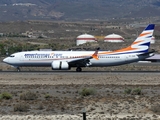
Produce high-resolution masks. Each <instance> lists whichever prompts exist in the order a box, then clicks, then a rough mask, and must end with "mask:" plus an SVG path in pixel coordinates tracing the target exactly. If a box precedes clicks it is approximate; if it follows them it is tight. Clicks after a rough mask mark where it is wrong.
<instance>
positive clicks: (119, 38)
mask: <svg viewBox="0 0 160 120" xmlns="http://www.w3.org/2000/svg"><path fill="white" fill-rule="evenodd" d="M104 42H124V38H123V37H122V36H120V35H118V34H114V33H113V34H110V35H107V36H106V37H105V38H104Z"/></svg>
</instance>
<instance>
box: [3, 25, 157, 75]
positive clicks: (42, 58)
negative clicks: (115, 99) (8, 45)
mask: <svg viewBox="0 0 160 120" xmlns="http://www.w3.org/2000/svg"><path fill="white" fill-rule="evenodd" d="M154 27H155V25H154V24H149V25H148V26H147V27H146V28H145V29H144V30H143V31H142V33H141V34H140V35H139V36H138V37H137V39H136V40H135V41H134V42H133V43H132V44H131V45H130V46H128V47H126V48H122V49H119V50H115V51H100V50H99V49H100V48H97V49H96V50H95V51H22V52H17V53H14V54H11V55H10V56H8V57H6V58H5V59H3V62H4V63H7V64H9V65H12V66H14V67H16V68H17V71H20V67H27V66H31V67H34V66H36V67H37V66H39V67H51V68H52V70H70V69H71V68H72V67H76V71H77V72H81V71H82V67H108V66H117V65H123V64H129V63H133V62H138V61H140V60H144V59H146V58H148V57H151V56H153V55H154V52H155V51H154V50H152V51H150V42H151V38H152V35H153V32H154Z"/></svg>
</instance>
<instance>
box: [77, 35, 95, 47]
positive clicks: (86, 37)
mask: <svg viewBox="0 0 160 120" xmlns="http://www.w3.org/2000/svg"><path fill="white" fill-rule="evenodd" d="M87 42H96V39H95V37H94V36H93V35H89V34H82V35H79V36H78V37H77V40H76V44H77V46H78V45H80V44H84V43H87Z"/></svg>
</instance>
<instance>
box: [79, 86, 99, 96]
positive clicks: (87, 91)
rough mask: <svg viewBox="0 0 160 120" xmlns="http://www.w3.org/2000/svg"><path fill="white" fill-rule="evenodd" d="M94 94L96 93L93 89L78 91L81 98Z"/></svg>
mask: <svg viewBox="0 0 160 120" xmlns="http://www.w3.org/2000/svg"><path fill="white" fill-rule="evenodd" d="M95 93H96V90H95V89H94V88H83V89H82V90H80V91H79V94H80V95H81V96H89V95H94V94H95Z"/></svg>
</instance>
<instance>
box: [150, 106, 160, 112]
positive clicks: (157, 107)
mask: <svg viewBox="0 0 160 120" xmlns="http://www.w3.org/2000/svg"><path fill="white" fill-rule="evenodd" d="M150 109H151V111H152V112H154V113H156V114H160V104H155V105H152V106H151V108H150Z"/></svg>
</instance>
